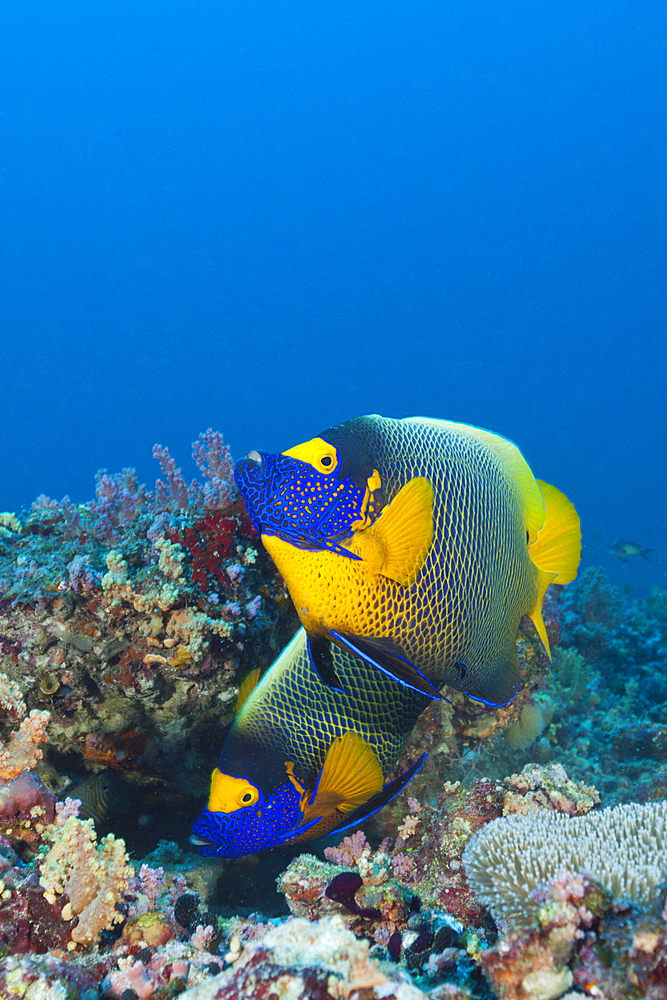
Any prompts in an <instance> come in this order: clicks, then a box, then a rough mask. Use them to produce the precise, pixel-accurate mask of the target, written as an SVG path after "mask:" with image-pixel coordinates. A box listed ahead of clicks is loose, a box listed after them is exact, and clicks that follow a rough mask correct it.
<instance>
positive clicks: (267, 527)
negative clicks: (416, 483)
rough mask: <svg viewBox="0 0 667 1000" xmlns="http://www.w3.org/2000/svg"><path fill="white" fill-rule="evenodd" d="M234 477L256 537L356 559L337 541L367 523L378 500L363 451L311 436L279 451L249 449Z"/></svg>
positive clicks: (374, 474) (378, 484) (376, 477)
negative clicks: (271, 537)
mask: <svg viewBox="0 0 667 1000" xmlns="http://www.w3.org/2000/svg"><path fill="white" fill-rule="evenodd" d="M234 478H235V480H236V484H237V486H238V488H239V491H240V493H241V495H242V497H243V500H244V502H245V505H246V508H247V511H248V514H249V516H250V518H251V520H252V522H253V525H254V527H255V529H256V530H257V532H258V533H259V534H260V535H276V536H277V537H278V538H281V539H283V541H285V542H289V543H290V544H292V545H295V546H297V547H298V548H302V549H330V550H331V551H332V552H338V553H339V554H340V555H345V556H349V557H350V558H353V559H357V558H359V557H358V556H355V555H353V554H352V553H351V552H349V551H348V550H347V549H346V548H345V547H344V546H342V545H340V544H339V543H338V540H339V539H343V538H349V536H350V535H352V534H353V533H354V532H355V531H358V530H360V529H363V528H366V527H368V526H369V525H370V524H372V523H373V521H374V520H375V519H376V517H377V516H378V514H379V513H380V510H381V504H382V482H381V480H380V476H379V473H378V472H377V470H376V469H375V468H373V464H372V461H371V459H370V457H369V456H368V455H366V454H365V453H364V452H363V451H361V452H360V451H358V450H357V451H355V450H354V449H353V450H350V449H349V448H345V449H343V448H342V447H340V446H338V447H337V446H336V445H335V444H332V443H330V442H329V441H326V440H325V439H324V438H323V437H317V438H313V439H312V441H306V442H305V443H304V444H300V445H297V446H296V447H295V448H291V449H290V450H289V451H286V452H283V454H281V455H271V454H268V453H267V452H256V451H251V452H250V454H249V455H248V457H247V458H245V459H242V460H241V461H240V462H238V463H237V465H236V468H235V470H234Z"/></svg>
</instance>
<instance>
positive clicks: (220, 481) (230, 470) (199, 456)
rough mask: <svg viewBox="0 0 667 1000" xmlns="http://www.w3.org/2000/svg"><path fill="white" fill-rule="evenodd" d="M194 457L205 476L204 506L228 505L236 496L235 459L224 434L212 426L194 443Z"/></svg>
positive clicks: (213, 508)
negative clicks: (224, 441)
mask: <svg viewBox="0 0 667 1000" xmlns="http://www.w3.org/2000/svg"><path fill="white" fill-rule="evenodd" d="M192 457H193V458H194V460H195V462H196V463H197V468H198V469H199V470H200V472H201V473H202V475H203V476H206V477H207V478H208V479H210V482H207V483H204V506H205V507H206V508H207V509H208V510H218V509H220V508H222V507H228V506H229V504H230V503H231V501H232V499H233V496H234V485H233V484H234V461H233V459H232V455H231V452H230V450H229V446H228V445H226V444H224V443H223V437H222V434H221V433H220V432H219V431H214V430H213V429H212V428H211V427H209V428H208V430H206V431H204V433H203V434H200V435H199V438H198V440H197V441H194V442H193V444H192Z"/></svg>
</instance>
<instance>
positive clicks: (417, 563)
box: [350, 476, 433, 586]
mask: <svg viewBox="0 0 667 1000" xmlns="http://www.w3.org/2000/svg"><path fill="white" fill-rule="evenodd" d="M432 541H433V487H432V485H431V483H430V482H429V480H428V479H425V478H424V477H423V476H416V477H415V478H414V479H411V480H410V482H409V483H406V484H405V486H404V487H403V488H402V489H401V490H399V492H398V493H397V494H396V496H395V497H394V499H393V500H392V501H391V503H390V504H388V505H387V507H385V509H384V510H383V511H382V513H381V515H380V517H379V518H378V519H377V521H376V522H375V524H373V525H372V527H370V528H366V529H365V530H364V531H360V532H358V533H357V535H355V538H354V543H355V544H353V545H351V546H350V548H351V549H356V550H357V551H358V552H359V554H360V555H361V557H362V559H364V560H365V561H366V562H367V564H368V567H369V569H370V570H371V572H376V573H381V574H382V575H383V576H387V577H389V578H390V579H391V580H395V581H396V583H400V584H402V585H403V586H408V585H409V584H410V583H412V581H413V580H414V579H415V577H416V576H417V574H418V573H419V570H420V569H421V568H422V566H423V565H424V560H425V559H426V556H427V554H428V550H429V549H430V547H431V542H432Z"/></svg>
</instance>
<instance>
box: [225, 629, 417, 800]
mask: <svg viewBox="0 0 667 1000" xmlns="http://www.w3.org/2000/svg"><path fill="white" fill-rule="evenodd" d="M333 656H334V665H335V669H336V673H337V674H338V676H339V677H340V679H341V682H342V687H343V689H344V690H343V691H337V690H334V689H332V688H330V687H327V686H326V685H324V684H323V683H322V682H321V681H320V679H319V677H318V676H317V673H316V672H315V669H314V668H313V665H312V663H311V662H310V659H309V656H308V652H307V648H306V636H305V633H304V631H303V629H301V630H300V631H299V632H298V633H297V635H296V636H295V638H294V639H293V640H292V642H291V643H290V644H289V646H288V647H287V648H286V649H285V650H283V652H282V653H281V655H280V656H279V657H278V659H277V660H276V661H275V663H274V664H273V666H272V667H271V669H270V670H269V671H268V672H267V673H266V674H265V675H264V677H263V679H262V680H261V682H260V684H259V685H258V687H257V688H256V689H255V690H254V691H253V693H252V696H251V697H250V698H249V699H248V701H247V702H246V703H245V705H244V706H243V708H242V710H241V712H240V714H239V715H238V717H237V719H236V722H235V724H234V729H233V730H232V734H230V741H229V742H228V744H227V745H226V746H225V749H224V750H223V756H224V759H221V762H220V765H219V766H220V769H221V770H223V771H224V770H227V769H228V764H231V765H233V762H234V760H235V753H236V742H237V741H239V742H242V743H243V745H244V746H246V747H247V746H248V745H255V746H257V747H259V748H261V749H263V750H265V751H270V752H271V753H272V754H274V755H275V756H276V758H277V759H279V760H281V761H287V760H289V761H292V762H293V763H294V765H295V773H296V774H297V775H298V776H299V778H300V779H301V780H303V781H305V782H308V779H309V778H312V777H313V776H314V775H316V774H317V773H318V772H319V770H320V768H321V767H322V764H323V763H324V758H325V757H326V753H327V750H328V748H329V746H330V745H331V743H332V741H333V740H334V739H335V738H336V737H337V736H343V735H344V734H345V733H347V732H350V731H352V732H355V733H358V734H359V735H360V736H362V737H363V738H364V740H365V741H366V742H367V743H368V744H369V745H370V746H371V747H372V748H373V750H374V752H375V754H376V756H377V758H378V761H379V763H380V767H381V768H382V773H383V775H384V777H385V778H386V777H387V775H388V774H389V773H390V772H391V771H392V770H393V768H394V767H395V765H396V762H397V760H398V756H399V754H400V752H401V750H402V749H403V747H404V745H405V743H406V741H407V738H408V736H409V735H410V733H411V731H412V729H413V727H414V724H415V722H416V721H417V718H418V717H419V714H420V713H421V712H422V711H423V710H424V708H425V707H426V706H427V705H428V704H429V701H430V699H429V698H427V697H425V696H424V695H422V694H419V693H418V692H416V691H412V690H408V689H406V688H403V687H401V686H400V685H398V684H397V683H396V682H395V681H394V680H393V679H392V678H391V677H387V676H386V675H385V674H382V673H380V671H378V670H376V669H374V668H373V667H371V666H369V665H368V664H365V663H364V662H363V661H361V660H359V659H358V658H357V657H355V656H353V655H352V654H350V653H346V652H343V651H342V650H338V649H335V650H334V652H333Z"/></svg>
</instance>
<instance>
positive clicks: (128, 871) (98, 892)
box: [40, 816, 134, 948]
mask: <svg viewBox="0 0 667 1000" xmlns="http://www.w3.org/2000/svg"><path fill="white" fill-rule="evenodd" d="M52 838H53V845H52V847H51V849H50V850H49V851H48V853H47V854H46V857H45V858H44V860H43V861H42V863H41V877H40V884H41V886H42V887H43V889H44V890H45V892H44V896H45V898H46V899H47V901H48V902H51V903H53V902H54V901H55V898H56V895H59V894H61V893H66V894H67V896H68V899H69V903H68V904H66V905H65V907H64V908H63V917H64V918H65V919H66V920H68V919H71V917H72V916H78V918H79V921H78V923H77V925H76V927H75V928H74V929H73V930H72V933H71V938H72V948H74V947H76V945H77V944H85V945H88V944H93V943H94V942H95V941H96V940H97V936H98V934H99V933H100V931H102V930H104V929H106V928H111V927H113V925H114V924H115V923H117V922H119V921H121V920H123V919H124V918H123V914H122V913H119V912H118V910H116V908H115V907H116V903H117V902H118V901H119V900H120V898H121V894H122V893H123V892H124V891H125V890H126V889H127V887H128V883H129V879H130V878H131V876H132V875H133V874H134V870H133V869H132V868H131V867H130V865H129V863H128V857H127V854H126V851H125V843H124V841H122V840H120V839H116V838H115V837H114V836H113V834H109V835H108V836H107V837H105V838H104V839H103V840H102V842H101V844H100V845H99V846H98V845H97V843H96V841H97V836H96V834H95V827H94V825H93V821H92V820H86V821H83V820H80V819H77V818H76V817H75V816H70V817H69V819H68V820H67V821H66V822H65V823H64V825H63V826H60V827H54V829H53V833H52Z"/></svg>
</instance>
